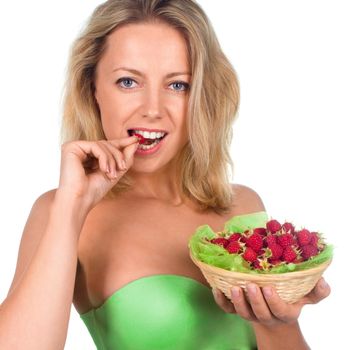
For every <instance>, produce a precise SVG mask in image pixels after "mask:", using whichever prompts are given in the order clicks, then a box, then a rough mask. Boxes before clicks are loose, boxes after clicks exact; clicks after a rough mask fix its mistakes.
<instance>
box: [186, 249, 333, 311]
mask: <svg viewBox="0 0 357 350" xmlns="http://www.w3.org/2000/svg"><path fill="white" fill-rule="evenodd" d="M190 257H191V259H192V261H193V262H194V263H195V265H197V266H198V267H199V268H200V270H201V271H202V273H203V275H204V277H205V278H206V280H207V282H208V283H209V284H210V286H211V287H212V288H218V289H219V290H221V291H222V292H223V293H224V294H225V296H226V297H227V298H228V299H231V288H232V287H234V286H239V287H241V288H243V290H244V291H245V288H246V284H247V283H249V282H253V283H256V284H257V285H258V286H260V287H263V286H268V285H269V286H274V287H275V288H276V291H277V293H278V294H279V296H280V298H281V299H283V300H284V301H286V302H287V303H289V304H290V303H294V302H296V301H297V300H299V299H300V298H302V297H303V296H304V295H306V294H308V293H309V292H310V291H311V290H312V289H313V288H314V286H315V285H316V283H317V281H318V280H319V278H320V277H321V276H322V274H323V272H324V271H325V270H326V268H327V267H328V266H329V265H330V263H331V260H328V261H326V262H324V263H322V264H320V265H319V266H318V267H315V268H311V269H308V270H303V271H296V272H286V273H280V274H249V273H241V272H234V271H228V270H225V269H222V268H219V267H216V266H212V265H208V264H206V263H204V262H202V261H199V260H197V259H196V258H195V257H194V256H193V255H192V253H191V251H190Z"/></svg>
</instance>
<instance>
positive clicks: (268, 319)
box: [214, 278, 330, 327]
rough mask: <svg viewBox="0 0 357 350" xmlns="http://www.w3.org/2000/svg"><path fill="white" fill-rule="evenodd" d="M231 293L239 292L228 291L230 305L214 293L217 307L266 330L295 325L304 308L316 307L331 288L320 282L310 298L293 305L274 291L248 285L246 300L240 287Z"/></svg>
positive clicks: (218, 291) (224, 298) (225, 299)
mask: <svg viewBox="0 0 357 350" xmlns="http://www.w3.org/2000/svg"><path fill="white" fill-rule="evenodd" d="M232 289H237V291H238V294H237V295H235V294H234V292H233V290H231V292H232V301H230V300H229V299H228V298H227V297H226V296H225V295H224V294H223V293H222V292H221V291H220V290H218V289H216V290H215V291H216V292H217V293H216V295H214V298H215V301H216V303H217V304H218V306H219V307H220V308H221V309H222V310H223V311H225V312H227V313H233V314H238V315H239V316H241V317H242V318H243V319H245V320H247V321H251V322H255V323H259V324H261V325H264V326H267V327H274V326H278V325H282V324H289V323H294V322H296V321H297V319H298V317H299V315H300V312H301V309H302V307H303V306H304V305H306V304H316V303H318V302H319V301H321V300H322V299H324V298H326V297H327V296H328V295H329V294H330V287H329V285H328V284H327V283H326V282H325V280H324V279H323V278H320V280H319V281H318V283H317V284H316V285H315V287H314V289H313V290H312V291H311V292H310V293H309V294H307V295H306V296H304V297H303V298H302V299H300V300H299V301H297V302H295V303H293V304H288V303H286V302H284V301H283V300H282V299H281V298H280V297H279V295H278V294H277V292H276V291H275V289H274V288H273V287H263V288H259V287H258V286H257V285H255V284H253V283H250V284H249V285H247V294H248V295H247V296H246V295H245V293H244V291H243V290H242V289H241V288H239V287H234V288H232ZM247 297H248V299H249V301H248V300H247Z"/></svg>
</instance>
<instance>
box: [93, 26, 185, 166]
mask: <svg viewBox="0 0 357 350" xmlns="http://www.w3.org/2000/svg"><path fill="white" fill-rule="evenodd" d="M107 40H108V41H107V49H106V51H105V53H104V55H103V57H102V58H101V60H100V62H99V63H98V65H97V71H96V74H97V75H96V82H95V86H96V92H95V97H96V100H97V102H98V105H99V108H100V113H101V121H102V125H103V130H104V133H105V136H106V138H107V139H108V140H111V139H118V138H123V137H127V136H128V133H129V130H136V131H138V130H141V131H139V133H143V132H144V131H147V132H150V134H144V137H145V138H151V139H155V138H160V137H162V134H160V133H159V134H156V133H155V134H152V132H158V131H162V132H165V133H167V135H166V136H165V137H164V139H163V140H162V141H160V142H159V140H157V141H155V143H157V142H159V143H158V145H157V146H155V147H154V148H153V149H152V150H147V151H142V150H140V149H139V150H138V151H137V152H136V154H135V159H134V164H133V167H132V169H133V170H134V171H135V170H138V171H140V172H152V171H154V170H155V169H159V168H161V167H163V166H164V165H166V164H168V163H169V162H170V160H172V159H173V158H174V157H175V156H176V155H177V153H178V152H179V151H180V150H181V149H182V148H183V146H184V145H185V144H186V143H187V141H188V133H187V127H186V115H187V105H188V97H189V84H190V78H191V75H190V67H189V61H188V54H187V46H186V42H185V40H184V38H183V37H182V35H181V34H180V32H178V31H177V30H175V29H174V28H172V27H170V26H168V25H166V24H162V23H155V24H147V23H145V24H130V25H126V26H123V27H121V28H118V29H117V30H115V31H114V32H113V33H112V34H111V35H110V36H109V37H108V38H107ZM149 135H150V136H149ZM148 142H151V141H148Z"/></svg>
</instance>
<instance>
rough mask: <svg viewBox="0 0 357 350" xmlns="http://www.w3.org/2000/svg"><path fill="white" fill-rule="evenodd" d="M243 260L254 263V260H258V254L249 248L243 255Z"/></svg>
mask: <svg viewBox="0 0 357 350" xmlns="http://www.w3.org/2000/svg"><path fill="white" fill-rule="evenodd" d="M243 258H244V259H245V260H246V261H250V262H254V260H256V259H257V253H256V252H255V251H254V250H253V249H252V248H250V247H247V249H246V250H245V252H244V254H243Z"/></svg>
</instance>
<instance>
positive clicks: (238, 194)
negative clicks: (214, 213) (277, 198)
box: [231, 184, 266, 215]
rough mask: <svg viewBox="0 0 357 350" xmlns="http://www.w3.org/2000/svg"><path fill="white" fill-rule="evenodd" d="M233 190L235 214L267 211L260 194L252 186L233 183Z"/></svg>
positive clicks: (233, 209)
mask: <svg viewBox="0 0 357 350" xmlns="http://www.w3.org/2000/svg"><path fill="white" fill-rule="evenodd" d="M231 186H232V190H233V202H232V211H233V212H234V214H235V215H241V214H249V213H254V212H258V211H266V209H265V206H264V203H263V200H262V198H261V197H260V195H259V194H258V193H257V192H256V191H255V190H254V189H252V188H250V187H248V186H245V185H241V184H231Z"/></svg>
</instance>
